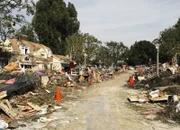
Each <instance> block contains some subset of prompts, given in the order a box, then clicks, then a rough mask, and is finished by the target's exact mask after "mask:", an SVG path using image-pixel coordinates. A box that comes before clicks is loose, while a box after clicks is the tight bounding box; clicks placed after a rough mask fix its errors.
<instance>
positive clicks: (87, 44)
mask: <svg viewBox="0 0 180 130" xmlns="http://www.w3.org/2000/svg"><path fill="white" fill-rule="evenodd" d="M83 37H84V52H85V53H86V54H87V62H88V63H90V64H91V63H93V62H94V61H95V60H96V57H97V53H98V51H99V50H98V49H99V46H100V45H101V41H99V40H98V39H97V38H95V37H94V36H92V35H90V34H88V33H85V34H84V35H83Z"/></svg>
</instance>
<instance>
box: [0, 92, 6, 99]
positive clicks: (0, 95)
mask: <svg viewBox="0 0 180 130" xmlns="http://www.w3.org/2000/svg"><path fill="white" fill-rule="evenodd" d="M5 97H7V92H6V91H2V92H0V99H3V98H5Z"/></svg>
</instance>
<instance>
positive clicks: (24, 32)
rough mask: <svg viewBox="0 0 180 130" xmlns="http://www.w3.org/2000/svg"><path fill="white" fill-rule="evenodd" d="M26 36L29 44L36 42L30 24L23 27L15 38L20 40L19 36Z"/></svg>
mask: <svg viewBox="0 0 180 130" xmlns="http://www.w3.org/2000/svg"><path fill="white" fill-rule="evenodd" d="M23 35H26V36H27V40H28V41H31V42H38V41H37V39H36V36H35V32H34V29H33V27H32V25H31V24H26V25H23V26H22V27H21V28H20V29H19V30H18V31H17V32H16V34H15V36H16V37H18V38H21V36H23Z"/></svg>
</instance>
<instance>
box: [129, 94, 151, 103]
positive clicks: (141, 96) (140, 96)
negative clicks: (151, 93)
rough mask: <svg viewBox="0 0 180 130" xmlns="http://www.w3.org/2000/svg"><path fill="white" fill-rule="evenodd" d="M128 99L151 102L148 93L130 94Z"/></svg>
mask: <svg viewBox="0 0 180 130" xmlns="http://www.w3.org/2000/svg"><path fill="white" fill-rule="evenodd" d="M128 100H129V101H130V102H149V101H150V100H149V98H148V97H147V96H146V95H136V96H129V97H128Z"/></svg>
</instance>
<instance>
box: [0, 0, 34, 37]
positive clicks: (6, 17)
mask: <svg viewBox="0 0 180 130" xmlns="http://www.w3.org/2000/svg"><path fill="white" fill-rule="evenodd" d="M33 7H34V2H33V0H0V25H1V27H0V29H1V31H2V32H4V31H5V30H6V31H7V30H8V33H11V32H14V30H15V29H14V27H13V26H15V25H16V24H21V23H23V22H24V21H25V19H24V16H23V15H20V14H19V13H18V12H19V11H21V10H23V9H24V10H26V12H27V15H30V14H33V13H34V9H33Z"/></svg>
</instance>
